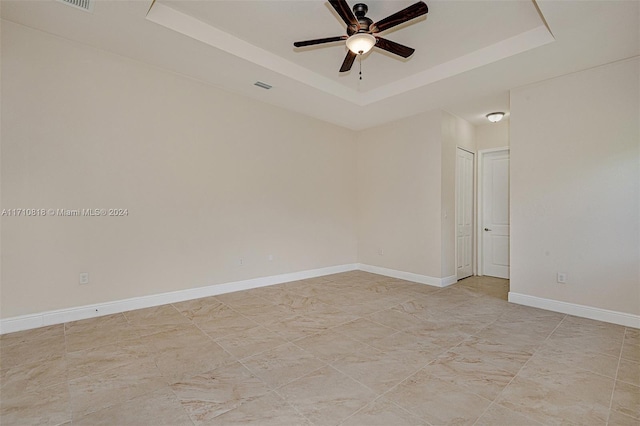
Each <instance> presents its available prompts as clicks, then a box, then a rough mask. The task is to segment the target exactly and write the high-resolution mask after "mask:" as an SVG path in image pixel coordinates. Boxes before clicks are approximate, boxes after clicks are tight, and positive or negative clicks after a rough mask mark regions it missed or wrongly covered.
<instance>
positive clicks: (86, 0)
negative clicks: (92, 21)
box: [58, 0, 94, 12]
mask: <svg viewBox="0 0 640 426" xmlns="http://www.w3.org/2000/svg"><path fill="white" fill-rule="evenodd" d="M58 1H59V2H60V3H64V4H66V5H69V6H73V7H75V8H77V9H82V10H84V11H85V12H93V2H94V0H58Z"/></svg>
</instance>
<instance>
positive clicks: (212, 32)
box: [147, 1, 360, 104]
mask: <svg viewBox="0 0 640 426" xmlns="http://www.w3.org/2000/svg"><path fill="white" fill-rule="evenodd" d="M147 20H149V21H151V22H154V23H156V24H158V25H162V26H163V27H166V28H169V29H171V30H173V31H176V32H178V33H181V34H183V35H186V36H187V37H191V38H193V39H195V40H198V41H201V42H203V43H205V44H208V45H209V46H212V47H215V48H217V49H220V50H222V51H224V52H227V53H230V54H232V55H234V56H237V57H239V58H242V59H245V60H247V61H250V62H253V63H254V64H257V65H260V66H262V67H264V68H267V69H269V70H271V71H274V72H277V73H279V74H282V75H284V76H286V77H289V78H292V79H294V80H297V81H299V82H301V83H304V84H307V85H309V86H312V87H315V88H316V89H320V90H322V91H323V92H327V93H329V94H331V95H334V96H337V97H339V98H341V99H344V100H346V101H349V102H352V103H354V104H360V100H359V97H358V95H359V94H358V93H357V92H355V91H353V90H350V89H348V88H345V86H343V85H341V84H339V83H336V82H335V81H333V80H331V79H329V78H327V77H324V76H322V75H320V74H318V73H315V72H313V71H310V70H308V69H306V68H304V67H301V66H300V65H298V64H294V63H293V62H291V61H287V60H286V59H283V58H282V57H280V56H278V55H275V54H273V53H271V52H268V51H266V50H264V49H261V48H259V47H257V46H254V45H253V44H251V43H248V42H246V41H244V40H242V39H239V38H237V37H235V36H233V35H231V34H229V33H226V32H224V31H222V30H219V29H218V28H215V27H213V26H211V25H209V24H207V23H205V22H202V21H200V20H198V19H196V18H194V17H192V16H189V15H187V14H184V13H182V12H179V11H177V10H175V9H172V8H170V7H169V6H166V5H164V4H162V3H160V2H157V1H156V2H155V3H154V4H153V6H151V9H149V12H148V13H147Z"/></svg>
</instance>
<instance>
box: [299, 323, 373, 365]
mask: <svg viewBox="0 0 640 426" xmlns="http://www.w3.org/2000/svg"><path fill="white" fill-rule="evenodd" d="M295 343H296V345H297V346H300V347H301V348H302V349H304V350H306V351H307V352H310V353H312V354H313V355H315V356H316V357H317V358H319V359H321V360H323V361H325V362H332V361H335V360H337V359H340V358H343V357H345V356H347V355H349V354H352V353H358V352H360V351H362V350H366V349H367V348H369V346H368V345H366V344H364V343H362V342H359V341H357V340H353V339H350V338H348V337H345V336H342V335H340V334H337V333H335V332H333V331H331V330H328V331H325V332H322V333H318V334H314V335H312V336H309V337H305V338H303V339H300V340H296V342H295Z"/></svg>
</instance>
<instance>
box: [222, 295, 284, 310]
mask: <svg viewBox="0 0 640 426" xmlns="http://www.w3.org/2000/svg"><path fill="white" fill-rule="evenodd" d="M216 299H218V300H219V301H220V302H222V303H224V304H226V305H229V306H231V307H232V308H233V309H235V310H237V311H238V312H240V313H242V312H243V311H253V310H256V309H268V308H270V307H272V306H273V303H271V302H270V301H268V300H267V299H263V298H262V297H258V296H254V295H253V294H252V293H251V292H245V291H237V292H235V293H227V294H221V295H219V296H216Z"/></svg>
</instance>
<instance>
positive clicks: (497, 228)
mask: <svg viewBox="0 0 640 426" xmlns="http://www.w3.org/2000/svg"><path fill="white" fill-rule="evenodd" d="M481 203H482V229H483V231H482V274H483V275H490V276H493V277H499V278H509V151H508V150H505V151H496V152H490V153H487V154H484V155H483V158H482V200H481Z"/></svg>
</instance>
